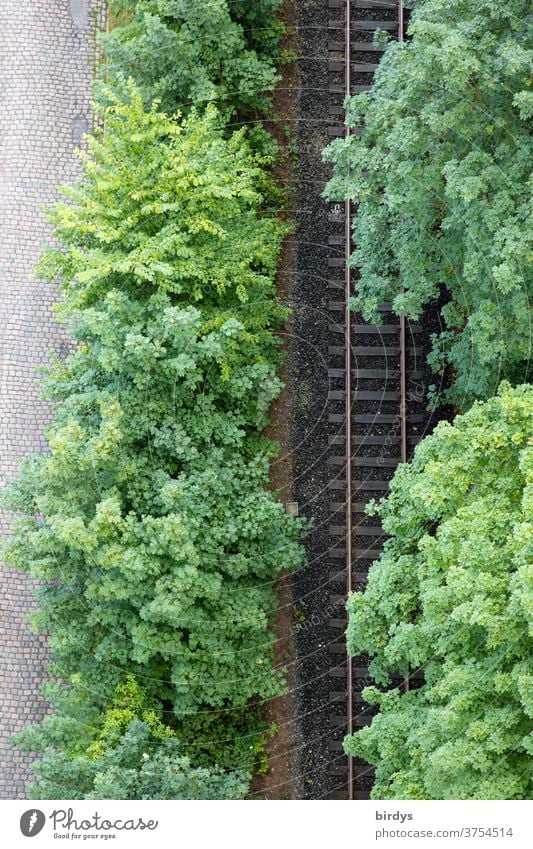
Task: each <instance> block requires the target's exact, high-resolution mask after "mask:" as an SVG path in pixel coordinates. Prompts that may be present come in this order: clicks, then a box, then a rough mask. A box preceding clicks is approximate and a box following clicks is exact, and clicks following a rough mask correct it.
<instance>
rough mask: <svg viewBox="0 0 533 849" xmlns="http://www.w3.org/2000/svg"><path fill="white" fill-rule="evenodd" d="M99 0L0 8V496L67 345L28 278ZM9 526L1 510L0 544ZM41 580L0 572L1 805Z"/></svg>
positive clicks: (41, 646) (37, 669)
mask: <svg viewBox="0 0 533 849" xmlns="http://www.w3.org/2000/svg"><path fill="white" fill-rule="evenodd" d="M105 6H106V3H105V0H32V2H27V3H21V2H20V0H0V21H1V22H2V23H1V27H0V489H2V488H5V487H6V486H7V485H8V483H9V480H10V479H11V478H12V476H13V475H14V474H15V473H16V471H17V469H18V468H19V465H20V462H21V460H22V459H23V458H24V457H27V456H29V455H31V454H35V453H38V452H40V451H42V450H44V448H45V444H44V441H43V436H42V433H43V427H44V426H45V425H46V423H47V421H48V420H49V418H50V407H49V405H48V404H47V403H45V402H44V401H42V400H41V399H40V393H39V388H38V385H37V382H36V376H35V371H36V368H37V367H38V366H40V365H42V364H43V363H46V362H47V354H48V352H49V351H54V352H55V353H57V354H58V356H63V357H64V356H65V354H66V353H67V352H68V350H69V348H70V342H69V340H68V338H67V337H66V335H65V333H64V331H63V330H61V329H60V328H59V326H58V325H57V324H56V322H55V321H54V317H53V313H52V307H53V304H54V302H55V301H56V299H57V292H56V290H55V288H54V287H53V286H51V285H49V284H47V283H44V282H43V281H41V280H39V279H38V278H36V277H34V276H33V269H34V266H35V262H36V260H37V259H38V257H39V254H40V252H41V250H42V246H43V245H44V244H45V243H46V242H49V241H50V240H51V234H50V226H49V224H48V223H47V222H46V219H45V217H44V215H43V212H42V207H43V206H45V207H46V206H50V205H51V204H52V203H53V202H54V201H55V200H56V199H57V197H58V193H57V187H58V186H59V185H61V184H64V183H72V182H73V181H74V180H75V179H76V177H77V175H78V173H79V170H78V169H79V165H78V161H77V159H76V156H75V153H74V151H75V147H76V146H79V145H80V144H81V143H82V139H83V134H84V133H85V132H86V131H87V130H88V129H89V130H90V128H91V126H92V116H91V108H90V100H91V94H90V84H91V78H92V76H93V73H94V68H95V64H96V61H97V52H96V49H95V44H94V33H95V30H96V29H99V28H103V27H104V25H105V14H106V12H105ZM10 521H11V517H10V516H8V515H7V514H5V513H2V512H1V511H0V535H1V536H2V537H5V536H6V535H7V534H9V527H10ZM35 586H36V582H35V581H34V580H33V579H31V578H29V577H28V576H27V575H21V574H19V573H16V572H13V571H8V570H6V569H5V568H4V567H3V566H0V798H1V799H21V798H25V785H26V782H27V780H28V778H29V776H30V775H31V763H32V761H33V760H34V759H35V754H31V753H30V754H25V753H22V752H20V751H18V750H16V749H14V748H13V747H12V746H11V744H10V739H11V737H12V735H13V734H14V733H16V732H17V731H18V730H19V729H20V728H21V727H22V726H24V725H26V724H27V723H31V722H35V721H38V720H40V719H41V718H42V717H43V716H45V714H46V712H47V711H48V709H49V708H48V706H47V704H46V702H45V701H44V700H43V699H42V698H41V697H40V695H39V690H40V686H41V683H42V680H43V678H44V677H45V669H46V663H47V641H46V637H44V636H42V635H40V636H36V635H34V634H32V632H31V630H30V628H29V626H28V624H27V617H28V614H29V612H30V611H31V610H32V609H33V607H34V601H33V592H34V588H35Z"/></svg>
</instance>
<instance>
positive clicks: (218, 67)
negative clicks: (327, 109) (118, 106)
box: [100, 0, 283, 117]
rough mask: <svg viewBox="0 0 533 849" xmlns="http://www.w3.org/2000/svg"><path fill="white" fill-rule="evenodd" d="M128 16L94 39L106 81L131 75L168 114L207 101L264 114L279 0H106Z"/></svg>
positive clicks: (272, 76)
mask: <svg viewBox="0 0 533 849" xmlns="http://www.w3.org/2000/svg"><path fill="white" fill-rule="evenodd" d="M113 6H114V8H115V10H117V11H119V12H120V11H122V12H124V11H126V12H129V13H130V17H129V20H128V21H127V22H126V23H124V24H123V25H122V26H118V27H116V28H115V29H113V30H111V32H109V33H107V34H104V35H101V36H100V43H101V45H102V47H103V48H104V51H105V54H106V57H107V63H106V72H107V76H108V79H109V81H110V82H112V83H113V84H115V85H118V86H119V88H120V87H121V86H122V85H123V82H124V80H125V79H127V78H128V77H130V76H131V77H133V78H134V79H135V81H136V82H137V84H138V85H139V86H140V87H141V88H142V90H143V93H144V96H145V102H146V103H147V104H150V103H151V102H152V100H153V99H154V98H156V99H157V100H159V101H160V102H161V108H162V109H164V110H166V111H170V112H175V111H176V109H180V110H184V109H188V107H190V106H191V105H192V104H204V105H205V104H207V103H208V102H213V101H215V102H216V104H217V106H218V107H219V110H220V112H221V113H222V114H224V115H225V116H226V117H229V116H231V115H233V114H235V113H238V114H239V115H241V116H243V115H246V114H247V113H249V112H250V111H253V110H260V111H264V110H266V109H267V108H268V106H269V104H270V99H269V92H271V91H272V90H273V88H274V85H275V83H276V81H277V80H278V74H277V71H276V61H277V59H278V58H279V55H278V48H277V44H278V41H279V38H280V36H281V34H282V32H283V27H282V26H281V24H280V23H279V22H278V21H277V20H276V11H277V8H278V6H279V0H253V1H252V2H250V0H246V2H245V0H240V2H234V0H199V2H196V3H191V2H190V0H114V3H113Z"/></svg>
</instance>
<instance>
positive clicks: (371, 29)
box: [327, 0, 427, 799]
mask: <svg viewBox="0 0 533 849" xmlns="http://www.w3.org/2000/svg"><path fill="white" fill-rule="evenodd" d="M329 8H330V10H331V20H330V21H329V30H330V40H329V42H328V51H329V60H328V72H329V86H328V92H329V106H328V112H329V115H330V117H331V126H329V127H328V129H327V134H328V136H329V137H330V138H334V137H337V136H344V135H346V134H348V133H349V132H350V130H349V129H348V128H347V127H345V125H344V123H343V118H344V109H343V101H344V97H345V96H346V94H348V93H350V94H355V93H359V92H363V91H366V90H368V89H369V88H370V87H371V84H372V79H373V75H374V72H375V70H376V68H377V67H378V65H379V61H380V59H381V56H382V52H383V48H382V47H378V46H377V45H375V44H373V43H372V40H373V36H374V33H375V31H376V30H377V29H381V30H386V31H388V32H389V34H390V35H391V37H393V38H397V39H399V40H403V39H404V34H405V25H406V20H405V14H404V9H403V3H402V2H401V0H399V2H398V0H393V1H392V2H386V0H382V2H372V0H329ZM355 214H356V210H355V209H354V208H353V205H352V202H351V201H346V203H345V204H344V205H342V206H341V205H338V204H337V205H335V204H333V205H332V206H331V208H330V210H329V214H328V222H329V228H330V231H331V232H330V235H329V236H328V244H329V248H330V255H329V258H328V288H329V290H330V292H331V300H330V301H329V304H328V306H329V313H330V324H329V337H330V340H331V344H330V346H329V351H328V354H329V364H328V365H329V368H328V377H329V387H330V388H329V395H328V420H329V435H328V439H329V445H330V453H329V455H328V465H329V467H330V476H329V479H328V488H329V490H330V503H329V512H330V522H331V524H330V525H329V537H330V540H331V547H330V549H329V557H330V569H331V571H330V574H329V580H330V586H331V587H332V589H333V592H332V595H331V597H330V602H331V604H332V605H338V604H339V601H340V600H341V598H342V599H344V598H345V597H346V595H348V594H349V593H351V592H352V591H354V590H359V589H362V588H363V587H364V585H365V583H366V576H367V573H368V570H369V568H370V566H371V564H372V562H373V561H374V560H375V559H376V558H377V557H379V555H380V554H381V551H382V549H383V543H384V536H383V532H382V528H381V525H380V524H379V522H378V521H377V520H376V519H375V518H369V517H367V516H366V515H365V513H364V510H365V506H366V504H367V503H368V501H369V500H371V499H372V498H376V497H378V498H379V497H381V496H383V495H385V494H386V492H387V490H388V487H389V482H390V479H391V477H392V476H393V474H394V471H395V468H396V466H397V465H398V464H399V463H402V462H405V461H407V460H408V459H409V457H410V456H411V454H412V451H413V449H414V446H415V445H416V443H417V442H418V441H419V439H420V438H421V433H422V431H423V430H424V424H425V420H426V418H427V416H426V415H425V409H424V401H425V398H424V395H425V392H424V384H423V368H422V365H421V359H422V354H423V350H422V347H421V345H420V344H419V340H420V338H421V334H422V333H423V329H422V327H421V326H420V325H418V324H415V323H411V322H409V321H408V320H407V319H406V318H405V317H404V316H400V317H398V316H395V315H394V314H393V313H392V312H391V305H390V304H382V305H381V306H380V312H381V315H382V318H383V323H382V324H380V325H371V324H368V323H366V322H365V321H364V319H363V318H362V317H361V316H358V315H357V314H354V313H353V312H351V311H350V310H349V309H348V306H347V304H348V299H349V298H350V297H351V295H352V294H353V293H354V289H355V288H356V286H357V279H356V272H355V271H354V270H352V269H350V268H349V266H348V264H347V259H348V257H349V256H350V254H351V252H352V247H353V246H352V222H353V217H354V215H355ZM329 626H330V629H332V633H335V632H337V633H338V641H336V640H335V639H333V641H332V642H331V644H330V646H329V652H330V655H331V656H332V663H331V672H330V675H331V688H330V691H329V704H330V708H329V711H330V713H329V722H330V726H331V732H332V739H331V743H330V753H331V760H330V766H329V771H330V775H331V776H332V777H333V779H334V781H333V786H334V790H333V791H332V793H331V794H330V795H331V797H333V798H343V799H368V798H369V795H370V789H371V786H372V770H371V768H370V767H369V766H368V764H365V763H363V762H361V761H358V760H356V759H354V758H347V757H346V756H345V755H344V753H343V749H342V739H343V737H344V736H345V734H352V733H354V732H355V731H356V730H357V729H359V728H361V727H362V726H364V725H367V724H369V723H370V721H371V719H372V710H371V709H370V708H369V707H368V706H365V703H364V702H363V701H362V699H361V690H362V689H363V688H364V687H365V686H366V685H367V684H368V683H370V679H369V677H368V658H366V657H359V658H348V659H347V661H346V660H345V658H346V646H345V641H344V630H345V627H346V621H345V619H344V618H339V619H332V620H330V621H329ZM398 684H399V685H401V686H404V687H405V688H406V687H408V682H398Z"/></svg>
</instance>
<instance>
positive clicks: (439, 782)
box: [345, 384, 533, 799]
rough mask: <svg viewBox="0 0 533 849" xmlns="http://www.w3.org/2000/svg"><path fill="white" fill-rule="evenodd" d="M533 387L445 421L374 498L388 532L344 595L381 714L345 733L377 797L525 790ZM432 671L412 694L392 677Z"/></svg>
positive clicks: (352, 645)
mask: <svg viewBox="0 0 533 849" xmlns="http://www.w3.org/2000/svg"><path fill="white" fill-rule="evenodd" d="M532 416H533V388H532V387H531V386H527V385H524V386H520V387H518V388H516V389H512V388H511V387H510V386H509V385H508V384H504V385H502V387H501V389H500V392H499V394H498V395H497V396H496V397H495V398H493V399H491V400H490V401H487V402H485V403H480V402H476V403H475V404H474V405H473V407H472V409H471V410H470V411H469V412H468V413H466V414H465V415H464V416H459V417H458V418H457V419H456V420H455V422H454V424H453V425H450V424H448V423H447V422H441V423H440V424H439V425H438V426H437V428H436V429H435V431H434V433H433V434H432V435H431V436H429V437H427V438H426V439H425V440H424V441H423V442H422V443H420V445H419V446H418V447H417V450H416V453H415V457H414V460H413V462H412V463H411V464H410V465H403V466H400V467H399V469H398V471H397V473H396V475H395V477H394V480H393V482H392V484H391V490H390V495H389V497H388V498H387V499H386V500H385V501H384V502H382V503H381V504H380V506H379V507H377V506H376V505H374V510H373V511H374V512H378V513H379V514H380V515H381V517H382V522H383V529H384V531H385V532H386V533H388V534H390V535H391V538H390V539H389V540H388V541H387V542H386V544H385V549H384V553H383V555H382V556H381V558H380V560H379V561H378V562H377V563H376V564H374V565H373V566H372V568H371V570H370V574H369V579H368V585H367V588H366V590H365V592H364V593H356V594H354V595H353V596H352V597H351V598H350V600H349V602H348V611H349V626H348V646H349V651H350V653H352V654H358V653H360V652H363V651H364V652H368V653H369V654H370V655H371V656H372V658H373V660H372V664H371V666H370V672H371V674H372V676H373V677H374V679H375V681H376V683H377V684H378V685H379V686H380V687H381V689H378V687H371V688H367V689H366V690H365V691H364V693H363V695H364V697H365V699H366V700H367V701H368V702H369V703H371V704H376V705H378V706H379V708H380V712H379V713H378V714H377V716H376V717H375V718H374V719H373V721H372V724H371V725H370V726H369V727H367V728H365V729H363V730H361V731H359V732H358V733H356V734H355V735H353V736H352V737H347V738H346V740H345V747H346V751H347V752H350V753H351V754H353V755H357V756H361V757H363V758H364V759H365V760H366V761H368V762H370V763H372V764H376V767H377V769H376V782H375V785H374V789H373V798H375V799H529V798H530V796H531V791H532V789H533V788H532V785H531V755H532V754H533V744H532V739H531V733H530V732H531V718H532V717H533V676H532V674H531V665H530V659H531V649H532V645H531V642H532V641H531V635H532V630H533V584H532V581H533V564H532V550H531V539H532V529H533V499H532V494H533V439H532ZM413 670H422V672H423V675H424V683H423V686H421V687H420V688H419V689H412V690H411V691H409V692H408V693H405V694H402V693H400V691H399V690H398V689H397V688H395V687H394V686H393V681H392V678H393V676H398V675H399V676H402V677H404V676H406V675H407V674H408V673H409V672H410V671H413Z"/></svg>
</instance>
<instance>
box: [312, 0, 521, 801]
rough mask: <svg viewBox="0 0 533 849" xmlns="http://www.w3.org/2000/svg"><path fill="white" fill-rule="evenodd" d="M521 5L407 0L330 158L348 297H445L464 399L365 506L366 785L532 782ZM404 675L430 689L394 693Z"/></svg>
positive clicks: (411, 793) (357, 615)
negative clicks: (375, 709) (371, 710)
mask: <svg viewBox="0 0 533 849" xmlns="http://www.w3.org/2000/svg"><path fill="white" fill-rule="evenodd" d="M530 11H531V10H530V8H529V5H528V4H527V3H526V2H525V0H510V2H508V3H503V4H502V3H500V4H498V3H493V2H491V0H447V2H444V0H419V2H417V3H416V4H414V12H413V16H412V20H411V24H410V39H409V41H408V43H405V44H399V43H391V44H389V45H388V47H387V49H386V51H385V54H384V58H383V61H382V63H381V65H380V68H379V70H378V72H377V73H376V77H375V84H374V86H373V88H372V90H371V91H370V92H369V93H368V94H362V95H359V96H356V97H352V98H350V99H349V100H348V103H347V120H348V123H349V124H350V126H352V127H356V126H358V125H363V129H362V133H361V135H360V137H358V136H357V135H355V134H353V135H352V136H351V137H350V138H349V139H339V140H337V141H335V142H334V143H333V144H331V145H330V147H329V148H328V150H327V153H326V158H327V159H329V160H332V161H333V162H334V176H333V179H332V181H331V183H330V184H329V187H328V190H327V193H328V195H329V196H330V197H333V198H339V199H340V198H345V197H347V196H349V197H352V198H353V199H354V201H355V203H356V205H357V216H356V218H355V224H354V244H355V245H356V248H355V250H354V253H353V255H352V258H351V263H352V265H353V266H354V268H356V269H357V270H358V273H359V280H358V283H357V293H356V297H355V298H354V302H353V307H354V309H357V310H360V311H361V312H362V313H363V315H364V316H365V317H366V318H367V319H369V320H375V321H376V322H377V323H379V318H378V313H377V307H378V305H379V304H380V303H381V302H383V301H392V303H393V308H394V310H395V311H396V312H397V313H401V312H402V311H404V312H405V313H406V314H407V315H408V316H409V317H412V318H417V317H420V316H421V314H422V312H423V309H424V307H425V305H426V304H428V302H430V301H431V300H433V299H436V298H438V297H440V296H441V295H443V302H444V303H445V306H444V307H443V309H442V316H443V326H444V329H443V330H442V332H441V333H440V334H438V335H435V336H434V337H433V350H432V352H431V355H430V362H431V364H432V366H433V368H434V370H435V371H436V372H442V371H443V370H444V369H446V370H447V376H448V377H450V378H451V382H450V384H449V389H448V390H447V392H446V393H445V396H444V398H442V399H437V398H434V399H433V401H434V402H436V401H438V400H447V401H452V402H453V403H454V404H455V405H457V406H459V407H460V408H462V410H463V411H465V410H469V408H470V407H471V405H472V403H474V406H473V407H471V409H470V411H469V412H466V414H465V415H463V416H459V417H458V418H457V419H456V420H455V423H454V424H453V426H452V425H450V424H447V423H442V424H441V425H439V427H438V428H437V429H436V431H435V432H434V434H433V435H431V436H429V437H427V438H426V439H425V440H424V441H423V442H422V443H421V444H420V445H419V446H418V448H417V450H416V453H415V458H414V460H413V463H412V464H411V465H410V466H400V467H399V469H398V471H397V473H396V475H395V477H394V480H393V483H392V487H391V493H390V496H389V497H388V498H387V499H386V500H385V501H384V502H383V503H382V504H381V505H380V506H379V508H378V507H377V506H374V507H373V508H371V509H373V510H374V512H376V511H377V512H379V513H380V514H381V516H382V519H383V527H384V530H385V531H386V532H388V533H389V534H390V535H391V539H390V541H389V542H388V543H387V544H386V547H385V551H384V554H383V555H382V557H381V558H380V560H379V561H378V562H377V563H376V564H374V565H373V567H372V569H371V571H370V575H369V581H368V586H367V589H366V591H365V592H364V593H356V594H354V595H353V596H352V597H351V599H350V600H349V602H348V611H349V626H348V648H349V651H350V653H352V654H358V653H361V652H365V653H369V654H370V655H371V657H372V658H373V662H372V664H371V674H372V675H373V676H374V678H375V681H376V687H372V688H368V689H367V690H366V691H365V694H364V695H365V697H366V698H367V700H368V701H369V702H370V703H373V704H376V705H378V706H379V709H380V710H379V713H378V714H377V715H376V717H375V718H374V720H373V722H372V724H371V726H369V727H368V728H365V729H363V730H361V731H360V732H358V733H356V734H355V735H353V736H352V737H348V738H346V741H345V747H346V750H347V751H348V752H350V753H352V754H354V755H358V756H361V757H363V758H364V759H365V760H366V761H368V762H370V763H372V764H375V765H376V782H375V786H374V789H373V796H374V798H377V799H398V798H417V799H447V798H457V799H472V798H477V799H526V798H530V794H531V789H532V788H531V783H530V776H531V755H532V754H533V749H532V745H531V739H530V738H528V736H527V735H528V729H530V727H531V718H532V716H533V701H532V688H533V679H532V677H531V671H530V668H528V666H527V664H528V660H529V659H530V657H531V642H530V635H531V627H532V623H531V618H532V609H533V608H532V600H533V587H532V585H531V577H532V575H531V549H530V539H531V527H532V524H531V523H532V519H533V516H532V503H531V485H532V475H533V464H532V455H531V442H530V441H529V442H528V440H531V435H532V428H531V423H532V421H533V393H532V389H531V387H530V386H528V385H527V384H524V385H520V384H523V382H524V381H526V380H527V378H528V371H527V369H528V362H529V356H530V344H531V308H530V305H529V302H530V299H531V296H532V294H533V287H532V271H531V238H530V237H531V228H530V222H531V210H532V204H531V154H532V152H533V143H532V139H531V134H530V131H529V122H530V120H531V117H532V115H533V95H532V93H531V80H530V72H531V61H532V58H533V51H532V48H533V38H532V36H533V19H532V18H531V15H530ZM502 377H505V378H506V379H507V380H508V381H509V383H505V384H503V385H502V388H501V391H500V393H499V394H498V395H497V396H496V397H492V396H493V395H494V394H495V393H496V392H497V388H498V384H499V382H500V380H501V378H502ZM511 384H512V385H514V386H518V388H516V389H512V388H511ZM476 399H479V401H476ZM481 401H485V403H481ZM528 545H529V548H528ZM413 670H418V671H420V672H421V673H422V674H423V682H424V683H423V686H421V688H420V689H413V690H411V691H410V692H408V693H407V694H404V693H401V692H400V691H399V690H398V689H397V688H396V687H395V686H394V678H396V680H397V676H401V677H404V676H406V675H408V674H409V672H410V671H413Z"/></svg>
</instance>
